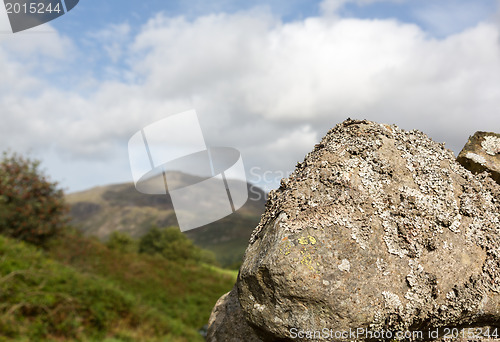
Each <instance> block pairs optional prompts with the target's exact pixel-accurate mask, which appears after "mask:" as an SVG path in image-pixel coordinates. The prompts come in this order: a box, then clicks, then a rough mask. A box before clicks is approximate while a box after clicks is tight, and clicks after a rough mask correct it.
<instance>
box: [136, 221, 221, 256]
mask: <svg viewBox="0 0 500 342" xmlns="http://www.w3.org/2000/svg"><path fill="white" fill-rule="evenodd" d="M139 252H140V253H147V254H152V255H154V254H160V255H161V256H163V257H164V258H165V259H168V260H173V261H182V260H195V261H200V262H204V263H209V264H217V262H216V260H215V254H214V253H213V252H210V251H207V250H203V249H201V248H198V247H196V246H195V245H194V244H193V242H192V241H191V240H189V239H188V238H187V237H186V236H185V235H184V234H182V233H181V231H180V230H179V228H177V227H168V228H165V229H159V228H158V227H155V226H154V227H153V228H152V229H150V230H149V232H148V233H146V235H144V236H143V237H142V238H141V240H140V242H139Z"/></svg>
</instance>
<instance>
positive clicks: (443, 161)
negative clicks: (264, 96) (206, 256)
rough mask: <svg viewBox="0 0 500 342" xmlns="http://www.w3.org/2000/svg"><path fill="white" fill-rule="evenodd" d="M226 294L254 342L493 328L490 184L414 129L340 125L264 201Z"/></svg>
mask: <svg viewBox="0 0 500 342" xmlns="http://www.w3.org/2000/svg"><path fill="white" fill-rule="evenodd" d="M237 288H238V298H239V304H240V305H241V310H242V313H243V317H245V320H246V322H247V323H248V324H249V326H251V327H252V329H253V331H255V332H256V333H257V334H258V335H259V337H260V339H262V340H263V341H324V340H328V341H330V340H332V341H333V340H369V339H370V338H389V337H391V336H389V335H387V334H388V333H390V334H392V337H398V336H396V334H398V333H399V334H401V333H405V332H411V333H412V334H413V337H416V338H418V337H420V336H419V334H420V333H421V334H422V337H424V338H429V339H435V338H437V337H438V336H437V333H439V336H440V337H443V335H445V334H446V332H450V331H454V330H451V329H453V328H457V329H459V330H460V329H462V328H468V327H475V328H476V330H475V331H476V333H477V332H480V331H482V332H487V330H486V329H490V330H489V331H491V332H493V331H494V329H493V328H495V327H499V326H500V186H499V185H498V184H496V183H495V182H494V181H493V180H492V179H490V178H489V177H487V176H486V175H485V174H479V175H473V174H472V173H471V172H469V171H468V170H466V169H465V168H463V167H462V166H461V165H460V164H458V163H457V162H456V161H455V158H454V156H453V153H452V152H451V151H449V150H447V149H445V148H444V145H443V144H438V143H435V142H433V141H432V140H431V139H429V138H428V137H427V136H426V135H425V134H423V133H421V132H419V131H416V130H413V131H404V130H401V129H399V128H398V127H396V126H389V125H382V124H377V123H373V122H369V121H365V120H363V121H356V120H347V121H345V122H343V123H342V124H339V125H337V126H336V127H335V128H334V129H332V130H330V131H329V132H328V133H327V135H326V136H325V137H324V138H323V140H322V141H321V143H320V144H318V145H316V146H315V148H314V150H313V151H312V152H311V153H309V154H308V155H307V156H306V158H305V160H304V162H302V163H299V164H298V165H297V168H296V170H295V171H294V172H293V174H292V175H291V176H290V177H289V178H287V179H283V180H282V182H281V186H280V188H279V189H278V190H276V191H273V192H271V193H270V196H269V199H268V202H267V205H266V211H265V213H264V215H263V216H262V219H261V222H260V224H259V225H258V226H257V228H256V229H255V231H254V233H253V235H252V237H251V239H250V244H249V246H248V248H247V250H246V253H245V257H244V261H243V265H242V266H241V268H240V273H239V276H238V280H237ZM383 332H385V333H386V335H380V334H381V333H383ZM436 332H437V333H436ZM489 333H490V332H489ZM377 334H378V335H377ZM490 334H491V333H490ZM497 334H500V331H498V333H497ZM464 336H466V337H471V336H470V335H464ZM399 337H401V336H399ZM407 337H408V336H407ZM448 337H449V335H448ZM473 337H474V336H473ZM483 337H484V336H483ZM489 337H495V336H494V335H490V336H489ZM209 341H210V339H209ZM214 341H215V340H214Z"/></svg>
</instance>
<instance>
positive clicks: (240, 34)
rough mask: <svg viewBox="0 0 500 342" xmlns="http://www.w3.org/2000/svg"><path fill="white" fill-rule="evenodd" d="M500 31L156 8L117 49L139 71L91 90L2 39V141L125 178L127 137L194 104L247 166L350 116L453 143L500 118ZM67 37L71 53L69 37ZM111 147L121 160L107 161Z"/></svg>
mask: <svg viewBox="0 0 500 342" xmlns="http://www.w3.org/2000/svg"><path fill="white" fill-rule="evenodd" d="M116 29H117V30H118V32H121V33H122V34H123V35H124V36H126V35H128V34H130V31H129V30H128V29H127V28H126V27H117V28H116ZM111 35H112V34H111ZM100 37H101V36H100ZM101 38H103V37H101ZM104 38H106V37H104ZM104 38H103V39H104ZM498 38H499V34H498V28H497V27H496V26H495V25H494V24H490V23H482V24H480V25H477V26H475V27H473V28H469V29H467V30H465V31H463V32H461V33H459V34H455V35H452V36H449V37H447V38H444V39H440V40H437V39H433V38H429V37H428V36H427V35H426V34H425V32H424V31H423V30H422V29H421V28H419V27H418V26H416V25H414V24H403V23H400V22H396V21H394V20H360V19H342V18H338V19H337V20H330V19H328V18H324V17H317V18H308V19H306V20H303V21H294V22H289V23H283V22H282V21H280V20H279V19H277V18H275V17H273V16H272V15H271V14H269V13H267V12H265V11H263V10H256V11H251V12H241V13H237V14H232V15H229V14H219V15H207V16H203V17H200V18H197V19H195V20H191V21H189V20H187V19H184V18H182V17H177V18H168V17H165V16H162V15H158V16H157V17H155V18H153V19H152V20H151V21H150V22H149V23H148V24H147V25H145V26H144V27H143V28H142V29H141V30H140V33H139V34H137V35H135V36H132V39H133V44H131V45H130V46H128V47H125V48H123V46H121V51H120V56H119V57H117V58H124V59H126V60H127V61H129V63H130V68H129V69H119V70H121V71H122V72H123V73H127V74H130V75H131V77H130V79H134V80H135V81H134V82H129V83H126V82H124V81H116V80H115V81H97V80H95V82H96V86H95V91H92V92H88V93H80V92H79V91H78V90H77V89H76V90H75V89H66V90H62V89H58V88H57V87H55V86H54V85H51V83H50V82H48V81H44V80H43V79H38V78H36V77H33V76H30V74H29V73H28V72H25V71H23V70H22V68H21V67H20V64H19V63H18V62H16V61H15V60H13V57H12V54H11V52H8V51H7V50H6V49H5V48H3V47H2V46H0V65H2V67H3V68H5V70H8V71H7V72H6V73H5V75H6V76H5V77H7V80H8V82H9V83H8V84H7V83H4V81H2V84H1V85H0V86H1V88H2V89H6V88H9V89H10V90H9V91H7V92H4V93H1V94H0V106H1V115H2V120H3V122H4V125H3V126H1V127H0V136H1V138H0V145H1V147H2V148H3V147H5V146H7V145H11V146H13V145H14V146H15V147H21V148H22V149H30V148H31V149H33V150H35V151H38V152H39V153H42V154H43V153H46V154H47V155H49V154H50V156H51V157H50V158H51V159H53V154H52V153H53V152H54V151H57V152H58V153H59V154H61V155H63V156H64V160H73V162H72V163H74V165H75V166H74V167H73V168H72V166H71V165H70V163H69V162H68V163H62V164H64V165H66V166H65V167H67V169H68V172H67V174H69V173H71V174H72V179H70V180H68V182H69V183H68V184H71V186H72V187H73V188H78V187H81V185H80V186H79V185H78V184H80V183H79V181H78V180H79V179H81V180H82V182H83V179H85V182H87V179H88V177H89V170H94V171H95V172H100V173H99V174H96V178H97V177H99V175H100V176H102V177H103V178H100V179H96V182H98V183H106V182H110V177H111V178H112V181H123V180H130V179H131V178H130V171H129V170H128V168H127V167H126V165H127V153H126V142H127V140H128V138H129V137H130V136H131V135H132V134H133V133H135V132H136V131H137V130H138V129H140V128H141V127H143V126H144V125H146V124H148V123H151V122H153V121H155V120H158V119H161V118H163V117H165V116H167V115H169V114H175V113H177V112H181V111H183V110H186V109H189V108H191V107H195V108H196V109H197V111H198V113H199V116H200V121H201V124H202V128H203V129H204V133H205V138H206V141H207V143H208V144H210V145H219V146H232V147H235V148H238V149H239V150H240V151H241V152H242V155H243V160H244V163H245V165H246V167H247V169H250V168H251V167H253V166H258V167H260V168H261V169H262V170H271V171H272V170H278V169H281V170H284V171H287V170H291V169H293V167H294V166H295V163H296V162H297V161H299V160H302V158H303V156H304V154H305V153H306V152H308V151H310V150H311V149H312V148H313V145H314V143H315V142H317V141H318V140H319V139H320V138H321V136H322V135H323V134H324V133H325V132H326V131H327V130H328V129H329V128H331V127H333V126H334V125H335V124H337V123H339V122H341V121H343V120H344V119H345V118H347V117H348V116H350V117H355V118H368V119H371V120H375V121H381V122H387V123H396V124H398V125H400V126H401V127H403V128H406V129H412V128H418V129H421V130H423V131H425V132H427V133H429V134H430V135H431V137H433V138H434V139H436V140H439V141H447V142H448V143H449V145H451V147H453V148H454V149H455V150H456V151H457V150H458V149H459V148H460V147H461V146H462V145H463V144H464V143H465V141H466V140H467V137H468V135H470V134H472V133H473V132H474V131H476V130H492V129H493V130H498V129H496V128H495V127H500V119H499V116H498V114H497V108H498V107H499V105H500V84H499V83H498V79H497V76H496V75H498V74H500V59H499V58H498V56H499V53H500V50H499V45H498V43H497V42H498ZM51 39H53V41H52V43H50V44H52V45H57V44H58V43H59V42H64V41H65V38H64V37H61V36H58V35H55V36H54V37H53V38H51ZM127 39H128V38H127ZM44 43H45V41H44V40H42V39H40V42H39V44H44ZM26 44H28V43H26ZM60 46H62V48H63V52H62V54H63V55H64V54H66V53H67V51H70V50H71V49H72V47H71V44H62V45H60ZM60 54H61V53H55V54H54V55H44V57H43V59H42V61H43V60H48V61H52V62H53V61H55V60H59V59H58V58H59V57H58V56H59V55H60ZM122 68H123V67H122ZM3 77H4V76H3ZM33 89H38V90H33ZM44 151H45V152H44ZM46 151H52V152H50V153H49V152H46ZM104 160H106V161H109V168H110V169H111V170H112V169H115V170H116V172H106V174H105V175H103V173H102V172H101V171H98V170H102V168H103V165H104V164H102V163H103V161H104ZM83 161H85V163H88V165H89V168H90V169H89V170H81V165H82V163H83ZM93 163H94V164H93ZM54 165H55V164H54ZM76 165H78V167H77V166H76ZM92 165H99V167H95V168H92ZM124 165H125V166H124ZM57 167H58V168H61V163H59V164H57ZM70 170H71V171H70ZM57 172H58V174H60V173H61V170H60V169H58V170H57ZM85 184H86V185H85V186H88V185H87V184H88V183H85Z"/></svg>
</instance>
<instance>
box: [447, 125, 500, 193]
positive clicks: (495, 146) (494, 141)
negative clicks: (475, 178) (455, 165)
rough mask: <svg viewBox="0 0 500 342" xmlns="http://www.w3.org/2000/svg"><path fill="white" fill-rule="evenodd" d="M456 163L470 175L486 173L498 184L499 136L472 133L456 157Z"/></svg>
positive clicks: (487, 133)
mask: <svg viewBox="0 0 500 342" xmlns="http://www.w3.org/2000/svg"><path fill="white" fill-rule="evenodd" d="M457 161H458V162H459V163H460V164H462V166H463V167H465V168H466V169H467V170H469V171H471V172H472V173H481V172H484V171H487V172H488V173H489V174H490V176H491V178H493V179H494V180H495V181H496V182H497V183H498V184H500V134H497V133H490V132H476V133H474V135H473V136H471V137H469V141H467V144H465V146H464V148H463V149H462V151H461V152H460V154H459V155H458V158H457Z"/></svg>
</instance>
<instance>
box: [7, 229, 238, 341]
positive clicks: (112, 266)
mask: <svg viewBox="0 0 500 342" xmlns="http://www.w3.org/2000/svg"><path fill="white" fill-rule="evenodd" d="M234 280H235V274H231V273H230V272H229V271H227V270H220V269H217V268H215V267H213V266H206V265H203V264H197V263H193V262H186V263H178V262H172V261H169V260H166V259H164V258H162V257H159V256H150V255H144V254H136V253H122V252H118V251H115V250H110V249H108V248H107V247H106V246H105V245H103V244H102V243H100V242H98V241H96V240H92V239H89V238H85V237H82V236H80V235H79V234H67V235H65V236H62V237H59V239H58V240H56V241H53V242H52V243H51V246H50V248H49V250H47V251H42V250H40V249H38V248H36V247H34V246H32V245H29V244H26V243H23V242H18V241H16V240H13V239H9V238H6V237H3V236H0V302H1V305H0V341H74V340H79V341H113V342H118V341H177V342H181V341H182V342H187V341H202V340H203V338H202V337H201V335H200V334H199V333H198V330H199V329H200V328H201V327H203V325H205V324H206V322H207V320H208V316H209V314H210V309H211V307H212V306H213V305H214V304H215V301H216V300H217V298H218V296H220V295H221V294H222V293H224V292H225V291H227V290H228V289H230V288H231V286H232V283H233V282H234Z"/></svg>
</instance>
